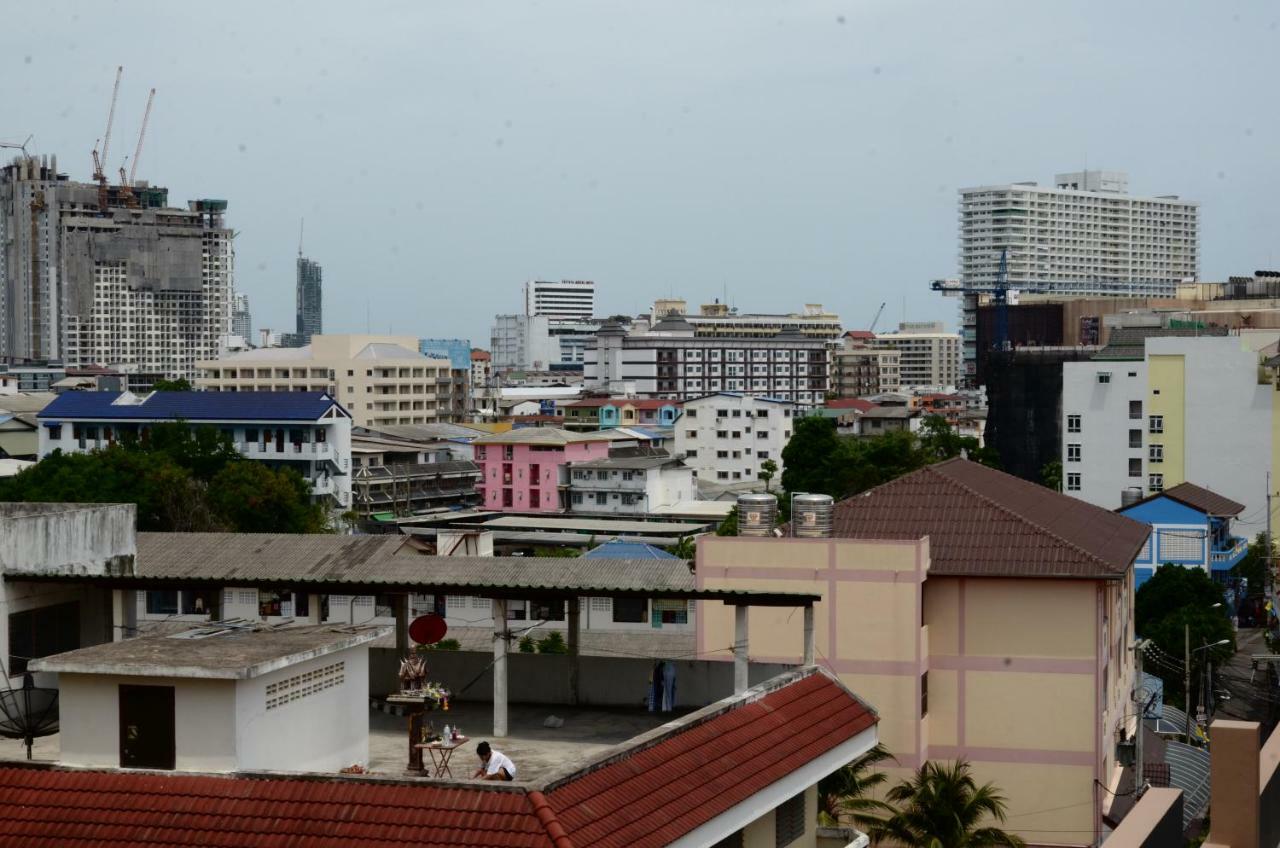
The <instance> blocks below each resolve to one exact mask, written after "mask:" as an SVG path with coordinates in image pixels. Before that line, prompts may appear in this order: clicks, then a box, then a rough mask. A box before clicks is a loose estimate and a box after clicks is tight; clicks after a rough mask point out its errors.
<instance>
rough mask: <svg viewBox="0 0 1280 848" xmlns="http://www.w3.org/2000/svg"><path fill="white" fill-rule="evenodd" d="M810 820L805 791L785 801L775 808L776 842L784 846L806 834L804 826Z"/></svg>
mask: <svg viewBox="0 0 1280 848" xmlns="http://www.w3.org/2000/svg"><path fill="white" fill-rule="evenodd" d="M808 821H809V820H808V817H807V816H805V812H804V793H803V792H801V793H800V794H799V795H796V796H795V797H793V798H791V799H789V800H787V801H783V802H782V803H781V804H779V805H778V808H777V809H776V810H774V820H773V826H774V844H775V845H777V846H778V848H782V846H784V845H790V844H791V843H792V842H795V841H796V840H797V839H799V838H801V837H802V836H804V828H805V825H806V824H807V823H808Z"/></svg>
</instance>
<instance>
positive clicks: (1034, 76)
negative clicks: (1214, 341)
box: [0, 0, 1280, 347]
mask: <svg viewBox="0 0 1280 848" xmlns="http://www.w3.org/2000/svg"><path fill="white" fill-rule="evenodd" d="M3 21H4V23H3V25H0V139H3V140H22V139H23V138H25V137H26V136H27V135H28V134H34V136H35V139H34V141H33V143H32V147H33V149H34V151H36V152H39V153H56V154H57V156H58V163H59V166H60V168H61V169H62V170H64V171H67V172H68V173H69V174H70V175H71V176H72V178H74V179H82V180H83V179H88V177H89V175H90V173H91V170H92V162H91V158H90V151H91V150H92V149H93V145H94V140H95V139H96V138H98V137H99V136H101V135H102V132H103V129H104V127H105V124H106V113H107V106H108V102H109V96H110V89H111V83H112V80H113V78H114V72H115V67H116V65H118V64H123V65H124V66H125V72H124V82H123V84H122V86H121V94H120V105H119V107H118V111H117V115H116V129H115V132H114V137H113V140H112V152H111V155H110V158H111V160H112V161H110V162H108V166H109V170H111V171H113V172H114V171H115V170H116V169H117V168H118V167H119V165H120V159H121V158H122V157H123V156H124V154H126V153H132V149H133V145H134V143H135V141H136V139H137V130H138V125H139V122H140V120H141V116H142V110H143V106H144V103H145V101H146V94H147V89H148V88H149V87H152V86H154V87H155V88H156V89H158V92H157V95H156V103H155V110H154V113H153V114H152V118H151V125H150V129H149V130H148V134H147V139H146V148H145V151H144V153H143V155H142V157H141V162H140V165H139V167H138V177H139V178H140V179H149V180H151V181H152V182H153V183H158V184H162V185H166V186H168V187H169V189H170V197H171V199H173V200H175V201H178V202H184V201H185V200H186V199H188V198H194V197H220V198H225V199H227V200H228V201H229V202H230V209H229V213H228V221H229V224H230V226H232V227H233V228H234V229H235V230H236V231H237V232H238V236H237V239H236V286H237V289H238V290H240V291H243V292H247V293H248V294H249V296H250V299H251V301H252V307H253V318H254V325H255V327H268V326H269V327H273V328H276V327H280V328H286V329H291V328H292V325H293V320H294V317H293V310H294V279H293V277H294V257H295V256H296V254H297V249H298V223H299V219H300V218H302V217H305V218H306V252H307V255H309V256H311V257H313V258H315V259H316V260H317V261H319V262H320V263H322V264H323V266H324V289H325V292H324V295H325V303H324V307H325V308H324V326H325V329H326V330H327V331H333V332H339V331H357V332H358V331H363V330H364V329H365V326H366V315H368V316H369V317H368V323H369V326H370V327H371V328H372V329H373V330H374V331H375V332H385V331H387V330H388V329H390V330H392V331H394V332H397V333H405V334H412V335H415V336H464V337H469V338H470V339H471V340H472V341H473V343H475V344H477V345H478V346H486V347H487V346H488V335H489V326H490V323H491V320H492V316H493V314H494V313H495V312H500V311H501V312H515V311H518V310H519V308H520V303H521V301H520V286H521V283H522V282H523V281H524V280H526V279H529V278H532V277H539V278H550V279H561V278H571V279H593V280H595V281H597V284H598V290H599V302H600V309H601V311H602V312H607V313H612V312H638V311H641V310H644V309H646V308H647V307H648V305H649V304H650V303H651V301H652V300H653V298H654V297H661V296H670V295H675V296H680V297H684V298H686V299H688V300H689V301H691V302H703V301H709V300H710V299H712V298H714V297H717V296H721V295H722V294H723V293H725V292H727V294H728V298H729V301H730V302H731V303H732V304H734V305H736V306H738V307H740V308H742V309H744V310H754V311H791V310H798V309H799V308H801V306H802V304H804V303H805V302H820V303H823V304H825V305H826V306H828V307H829V308H832V309H834V310H835V311H837V312H838V313H839V314H840V316H841V317H842V318H843V320H844V324H845V326H846V327H849V328H858V327H865V326H866V325H867V324H868V323H869V322H870V320H871V318H872V315H873V314H874V313H875V311H876V308H877V307H878V306H879V305H880V303H881V302H882V301H887V302H888V308H887V309H886V310H885V317H884V318H883V319H882V320H881V328H885V327H887V326H889V325H891V324H893V323H896V322H897V321H899V320H901V319H902V317H903V314H904V308H905V314H906V316H907V318H908V319H909V320H929V319H938V320H946V321H948V322H949V323H953V322H954V319H955V317H956V306H955V302H954V301H951V300H945V299H943V298H941V297H940V296H937V295H934V294H932V293H930V292H929V291H928V281H929V280H930V279H933V278H936V277H943V276H952V275H954V274H955V273H956V251H957V244H956V228H957V216H956V189H957V188H958V187H961V186H970V185H982V184H987V183H994V182H1010V181H1016V180H1037V181H1039V182H1041V184H1045V183H1049V182H1051V180H1052V178H1053V174H1054V173H1055V172H1058V171H1066V170H1078V169H1079V168H1081V167H1083V166H1085V165H1086V164H1087V165H1088V166H1089V167H1091V168H1106V169H1113V170H1125V171H1128V173H1129V177H1130V189H1131V191H1132V192H1134V193H1139V194H1178V195H1180V196H1182V197H1186V198H1191V199H1195V200H1198V201H1200V203H1201V204H1202V211H1201V223H1202V226H1201V255H1202V263H1201V275H1202V277H1204V278H1205V279H1224V278H1225V277H1226V276H1227V275H1229V274H1244V273H1250V272H1252V271H1253V270H1254V269H1255V268H1264V267H1275V265H1276V262H1277V261H1278V258H1280V257H1277V247H1276V235H1277V224H1280V211H1277V210H1278V209H1280V157H1278V156H1277V155H1276V151H1277V142H1278V141H1280V133H1278V132H1277V130H1278V129H1280V111H1278V110H1277V109H1276V81H1277V79H1280V74H1278V73H1277V62H1276V60H1275V56H1276V55H1277V52H1276V46H1277V44H1278V43H1280V31H1278V30H1277V26H1278V25H1277V22H1278V21H1280V4H1276V3H1274V2H1267V1H1266V0H1259V2H1229V0H1218V1H1216V2H1211V3H1210V2H1185V3H1183V2H1174V0H1162V2H1160V3H1158V4H1155V3H1116V2H1108V1H1107V0H1102V1H1101V2H1077V1H1076V0H1071V2H1066V1H1065V0H1061V1H1060V2H1057V3H1039V2H1036V3H1028V2H1025V0H1024V1H1023V2H982V1H981V0H964V2H953V1H952V0H947V1H946V2H941V0H939V1H938V2H933V3H915V2H906V0H876V2H770V3H758V2H747V0H723V2H690V0H683V2H655V1H654V0H649V2H631V3H610V2H601V0H583V2H570V1H569V0H558V1H557V2H546V0H544V2H537V3H533V2H526V3H521V2H517V0H503V2H479V1H478V0H459V2H455V3H448V4H446V3H437V2H431V3H428V2H414V3H404V4H380V3H374V2H362V3H351V2H343V3H317V2H306V3H302V2H295V3H286V2H277V0H272V1H271V2H261V0H258V2H243V3H242V2H226V1H225V0H223V1H222V2H218V3H215V4H204V5H192V4H187V3H133V2H129V3H93V4H89V3H79V2H77V3H62V2H40V3H15V4H10V5H9V6H8V7H7V8H6V10H5V13H4V16H3Z"/></svg>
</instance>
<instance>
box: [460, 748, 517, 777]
mask: <svg viewBox="0 0 1280 848" xmlns="http://www.w3.org/2000/svg"><path fill="white" fill-rule="evenodd" d="M476 753H477V754H479V755H480V768H478V769H476V773H475V774H473V775H471V777H472V779H475V778H479V779H480V780H515V779H516V764H515V763H513V762H511V758H510V757H508V756H507V755H506V754H504V753H502V752H501V751H495V750H493V749H492V748H490V747H489V743H488V742H481V743H480V744H479V745H477V746H476Z"/></svg>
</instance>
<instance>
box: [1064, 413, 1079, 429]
mask: <svg viewBox="0 0 1280 848" xmlns="http://www.w3.org/2000/svg"><path fill="white" fill-rule="evenodd" d="M1067 432H1068V433H1079V432H1080V416H1079V415H1068V416H1067Z"/></svg>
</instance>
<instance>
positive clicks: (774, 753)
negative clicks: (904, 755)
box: [547, 670, 877, 848]
mask: <svg viewBox="0 0 1280 848" xmlns="http://www.w3.org/2000/svg"><path fill="white" fill-rule="evenodd" d="M713 709H715V707H714V706H713V707H709V708H708V710H713ZM691 719H692V720H693V721H694V722H696V723H695V724H694V725H693V726H692V727H690V728H688V729H687V730H685V731H684V732H681V733H678V734H674V735H670V736H668V737H667V738H665V739H662V740H661V741H659V742H658V743H657V744H655V745H653V746H652V747H649V748H647V749H645V750H641V751H638V752H635V753H633V754H632V755H631V756H627V757H625V758H622V759H619V760H618V761H616V762H612V763H610V764H609V765H606V766H604V767H603V768H599V769H596V770H593V771H587V772H586V773H585V774H582V775H581V776H578V777H574V778H572V779H570V780H568V781H567V782H566V783H564V784H563V785H560V786H553V787H552V788H551V789H550V790H549V791H548V792H547V799H548V800H549V801H550V803H551V805H552V806H553V807H554V808H555V810H556V812H557V813H558V815H559V817H560V821H561V822H562V823H563V824H564V826H565V828H566V829H567V830H568V831H569V833H570V835H571V836H572V838H573V844H574V845H593V846H603V848H611V846H616V848H624V846H625V847H627V848H647V847H648V846H659V845H666V844H668V843H670V842H672V841H674V840H675V839H678V838H679V837H681V836H683V835H684V834H686V833H688V832H689V831H690V830H692V829H693V828H695V827H697V826H699V825H701V824H703V823H705V822H707V821H710V820H711V819H712V818H714V817H716V816H718V815H720V814H721V813H723V812H725V811H726V810H728V809H729V808H730V807H732V806H734V805H735V804H738V803H740V802H741V801H743V800H744V799H746V798H748V797H749V796H751V795H753V794H754V793H756V792H759V791H760V790H762V789H764V788H765V787H766V786H768V785H769V784H771V783H774V782H775V781H777V780H779V779H780V778H782V777H784V776H785V775H787V774H789V773H791V772H792V771H795V770H796V769H797V768H799V767H800V766H801V765H803V764H805V763H807V762H809V761H811V760H812V759H813V758H814V757H816V756H817V755H819V754H822V753H823V752H825V751H828V750H830V749H831V748H833V747H835V746H836V745H839V744H840V743H842V742H845V741H846V740H848V739H851V738H852V737H854V736H856V735H857V734H859V733H861V732H862V731H864V730H866V729H867V728H869V727H871V726H872V725H874V724H875V723H876V721H877V718H876V715H875V713H873V712H872V711H871V709H870V708H869V707H867V706H866V705H865V704H863V703H861V702H860V701H858V699H857V698H855V697H854V696H853V695H852V694H851V693H850V692H849V690H847V689H845V688H844V687H843V686H842V685H840V684H839V683H838V682H836V681H835V680H834V679H833V678H831V677H829V676H828V675H827V674H825V673H821V672H817V671H816V670H814V672H813V673H810V674H809V675H808V676H805V677H803V678H801V679H800V680H798V681H797V682H795V683H792V684H791V685H789V686H785V687H783V688H780V689H777V690H775V691H773V692H770V693H769V694H767V695H765V696H764V697H763V698H760V699H759V700H756V701H754V702H752V703H747V704H744V705H742V706H738V707H737V708H735V709H729V710H722V711H721V712H720V713H719V714H718V715H713V716H710V717H707V718H705V720H701V721H699V720H698V719H697V718H696V714H695V716H694V717H691ZM780 735H785V736H786V739H787V744H785V745H778V744H775V740H776V739H777V738H778V737H779V736H780Z"/></svg>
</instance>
